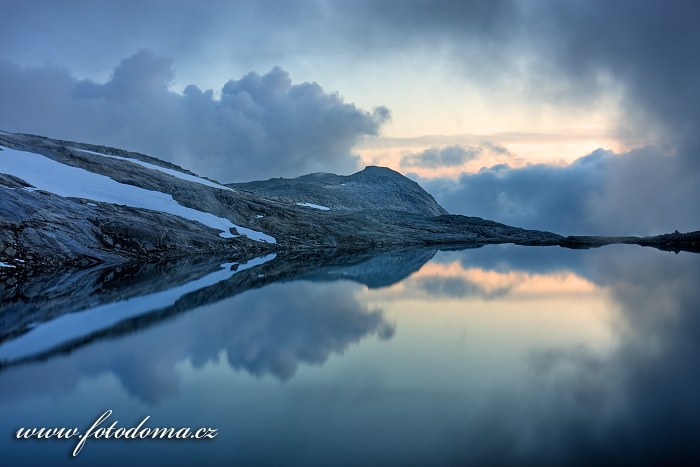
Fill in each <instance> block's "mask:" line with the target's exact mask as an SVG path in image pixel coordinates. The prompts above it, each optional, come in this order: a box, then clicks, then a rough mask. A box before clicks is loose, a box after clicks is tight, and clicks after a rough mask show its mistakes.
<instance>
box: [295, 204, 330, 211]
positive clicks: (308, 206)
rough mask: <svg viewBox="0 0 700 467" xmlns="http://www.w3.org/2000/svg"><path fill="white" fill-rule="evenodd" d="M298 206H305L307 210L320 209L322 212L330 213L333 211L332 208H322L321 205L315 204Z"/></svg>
mask: <svg viewBox="0 0 700 467" xmlns="http://www.w3.org/2000/svg"><path fill="white" fill-rule="evenodd" d="M297 206H305V207H307V208H313V209H319V210H321V211H330V210H331V208H329V207H326V206H321V205H320V204H313V203H297Z"/></svg>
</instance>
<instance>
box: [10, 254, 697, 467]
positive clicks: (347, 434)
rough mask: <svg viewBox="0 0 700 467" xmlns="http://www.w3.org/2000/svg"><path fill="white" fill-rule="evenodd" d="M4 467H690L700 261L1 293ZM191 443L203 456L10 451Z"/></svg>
mask: <svg viewBox="0 0 700 467" xmlns="http://www.w3.org/2000/svg"><path fill="white" fill-rule="evenodd" d="M1 297H2V298H1V299H2V302H0V310H2V314H0V316H1V317H2V340H1V341H0V342H2V343H1V344H0V360H2V361H3V362H4V363H3V366H2V367H1V368H0V432H1V433H2V436H0V451H1V452H2V459H3V460H2V463H3V465H41V464H43V465H48V464H51V465H53V464H65V465H115V466H117V465H118V466H122V465H168V464H170V465H196V464H209V465H250V464H255V465H416V464H418V465H447V464H458V465H549V464H558V465H559V464H586V465H590V464H591V463H603V464H611V463H618V464H619V463H624V464H635V465H643V464H666V465H669V464H697V463H700V396H699V395H700V366H699V365H698V362H700V255H697V254H692V253H684V252H681V253H679V254H674V253H670V252H664V251H659V250H654V249H649V248H643V247H638V246H626V245H618V246H608V247H604V248H600V249H594V250H567V249H563V248H558V247H517V246H513V245H492V246H484V247H482V248H475V249H466V250H461V251H435V250H430V249H419V250H406V251H398V252H391V253H385V254H376V255H372V254H362V255H352V256H345V257H343V256H334V255H333V254H331V253H323V252H317V253H305V254H303V255H300V256H299V257H285V256H283V255H280V256H274V255H271V256H267V257H263V258H257V259H254V260H248V261H245V262H243V261H241V263H240V264H239V263H237V262H236V261H235V259H225V258H224V259H213V258H209V259H201V260H190V261H189V262H184V263H181V264H159V265H152V264H151V265H138V266H133V267H128V268H120V269H117V270H108V269H104V270H97V271H89V272H80V273H75V272H70V271H66V272H65V273H61V274H55V275H52V276H47V277H38V278H34V279H32V280H31V281H27V283H26V284H22V283H20V284H16V285H14V286H13V287H6V288H5V290H4V295H2V296H1ZM106 410H112V414H111V416H110V418H109V423H105V424H104V426H107V425H108V424H111V423H113V422H115V421H117V422H118V424H117V425H116V427H125V428H131V427H135V426H136V425H138V424H139V423H140V422H141V421H142V420H143V419H144V418H145V417H146V416H150V418H149V419H148V420H147V421H146V423H145V424H144V425H143V426H145V427H150V428H154V427H175V428H178V429H179V428H182V427H189V428H192V429H193V430H195V429H197V428H200V427H207V428H213V429H216V430H218V431H217V432H216V437H215V438H213V439H171V440H165V439H144V440H134V439H123V438H122V439H87V440H86V441H85V444H84V446H83V449H82V451H81V452H80V453H79V454H78V455H77V457H72V452H73V450H74V448H75V446H76V444H77V443H78V439H77V438H75V437H74V438H72V439H50V440H43V439H42V440H37V439H15V432H16V431H17V430H18V429H19V428H22V427H25V428H26V427H36V428H39V427H67V428H72V427H75V428H77V429H78V430H79V431H81V432H85V431H86V430H87V429H88V428H89V427H90V426H91V425H92V424H93V422H94V421H95V420H96V419H97V418H98V417H99V416H100V415H101V414H103V413H104V412H105V411H106Z"/></svg>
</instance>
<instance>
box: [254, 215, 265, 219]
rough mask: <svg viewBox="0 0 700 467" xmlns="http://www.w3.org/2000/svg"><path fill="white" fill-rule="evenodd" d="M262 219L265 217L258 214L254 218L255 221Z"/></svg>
mask: <svg viewBox="0 0 700 467" xmlns="http://www.w3.org/2000/svg"><path fill="white" fill-rule="evenodd" d="M263 217H265V216H263V215H261V214H258V215H257V216H255V218H256V219H262V218H263Z"/></svg>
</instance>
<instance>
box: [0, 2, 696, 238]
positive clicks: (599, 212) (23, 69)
mask: <svg viewBox="0 0 700 467" xmlns="http://www.w3.org/2000/svg"><path fill="white" fill-rule="evenodd" d="M0 9H1V10H2V12H3V27H2V28H0V44H2V47H0V129H4V130H7V131H21V132H27V133H35V134H43V135H47V136H52V137H58V138H66V139H77V140H81V141H86V142H93V143H99V144H107V145H114V146H119V147H123V148H126V149H131V150H137V151H141V152H146V153H149V154H151V155H155V156H158V157H161V158H163V159H166V160H170V161H173V162H175V163H178V164H181V165H183V166H185V167H188V168H191V169H193V170H195V171H196V172H199V173H201V174H204V175H207V176H210V177H213V178H215V179H218V180H221V181H223V182H232V181H244V180H250V179H265V178H270V177H276V176H296V175H300V174H303V173H306V172H310V171H330V172H336V173H344V174H347V173H351V172H353V171H355V170H358V169H360V168H362V167H363V166H364V165H367V164H378V165H385V166H389V167H391V168H393V169H395V170H398V171H400V172H401V173H404V174H406V175H409V176H410V177H411V178H413V179H415V180H417V181H419V182H420V183H421V184H422V185H423V186H425V187H426V188H427V189H428V190H429V191H430V192H431V193H432V194H433V195H434V196H435V197H436V198H437V200H438V201H439V202H440V203H442V204H443V205H444V206H445V207H446V208H447V209H448V210H449V211H451V212H455V213H461V214H467V215H477V216H481V217H486V218H490V219H494V220H498V221H501V222H506V223H511V224H517V225H520V226H524V227H530V228H541V229H549V230H554V231H556V232H560V233H589V234H650V233H662V232H666V231H673V230H675V229H678V230H681V231H687V230H697V229H699V228H700V216H699V215H698V213H700V202H699V201H698V199H700V197H698V196H697V194H696V192H697V189H696V187H697V186H698V182H700V159H698V157H699V156H698V154H697V153H698V150H700V131H698V130H700V129H699V128H698V126H699V122H700V92H699V91H698V87H697V83H698V82H700V54H698V50H700V28H697V26H696V24H695V23H696V19H697V18H698V15H699V14H700V3H697V2H695V1H692V0H689V1H685V0H666V1H661V0H616V1H614V2H610V1H602V0H600V1H599V0H520V1H507V0H503V1H500V0H483V1H476V0H474V1H467V0H465V1H420V0H402V1H398V0H396V1H389V0H374V1H363V0H357V1H341V0H337V1H331V0H316V1H312V0H308V1H293V0H285V1H282V0H279V1H264V0H263V1H260V0H257V1H235V0H230V1H215V0H204V1H196V2H195V1H178V0H167V1H166V0H139V1H137V0H122V1H112V2H107V1H97V0H89V1H79V0H67V1H63V2H55V1H49V0H45V1H39V0H23V1H19V0H0Z"/></svg>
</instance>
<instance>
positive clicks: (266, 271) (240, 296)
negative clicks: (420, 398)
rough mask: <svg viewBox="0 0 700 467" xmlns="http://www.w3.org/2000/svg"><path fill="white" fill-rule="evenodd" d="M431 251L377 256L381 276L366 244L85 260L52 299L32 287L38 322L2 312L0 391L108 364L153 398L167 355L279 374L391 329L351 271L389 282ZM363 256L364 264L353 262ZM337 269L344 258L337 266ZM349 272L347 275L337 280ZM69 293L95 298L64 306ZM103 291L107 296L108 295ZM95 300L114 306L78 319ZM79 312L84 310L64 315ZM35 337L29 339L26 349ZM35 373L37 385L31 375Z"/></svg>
mask: <svg viewBox="0 0 700 467" xmlns="http://www.w3.org/2000/svg"><path fill="white" fill-rule="evenodd" d="M432 254H433V252H432V251H429V252H427V253H426V252H425V251H420V252H419V253H418V254H417V255H415V256H411V255H406V256H405V258H406V260H405V261H404V262H403V263H402V264H404V267H403V268H400V269H399V270H397V269H396V268H393V267H387V268H386V269H385V271H386V274H385V276H382V269H381V268H380V267H378V265H379V266H381V265H382V264H386V265H390V266H396V264H397V259H396V258H397V256H396V255H394V256H389V259H388V260H386V259H382V258H377V257H376V255H370V254H367V255H352V256H347V257H345V256H339V255H328V254H326V253H319V254H313V253H307V254H305V255H304V257H303V258H275V259H274V260H273V259H271V258H263V259H258V260H252V261H248V262H243V263H237V262H229V263H225V264H224V263H221V262H220V261H221V260H209V261H207V262H204V263H197V265H198V267H196V268H194V267H191V266H192V264H191V263H185V264H184V265H183V268H182V270H180V269H178V268H177V267H176V266H175V265H170V266H167V267H166V266H162V267H150V266H149V267H145V266H141V267H140V268H139V269H137V271H145V272H147V274H145V275H138V274H134V273H133V271H134V270H133V269H130V270H129V271H130V274H129V276H128V279H125V278H123V277H122V278H119V277H117V276H118V274H116V273H115V272H114V271H111V273H110V272H107V271H104V270H100V271H95V275H94V276H90V275H89V274H88V275H85V274H84V273H83V274H82V275H81V276H80V278H79V281H76V283H78V282H79V283H80V284H83V285H88V284H91V285H92V287H86V288H84V289H80V288H79V287H77V286H74V287H73V288H72V289H71V290H72V291H73V294H71V295H70V296H69V295H66V294H65V293H61V294H58V296H57V299H56V300H55V301H50V300H48V299H47V298H46V297H42V300H43V302H42V304H41V305H42V306H44V305H46V309H48V310H51V312H50V313H49V314H46V315H41V314H40V311H39V310H40V309H41V308H42V306H37V307H35V308H33V310H34V313H33V316H34V318H33V319H35V320H37V321H38V322H40V323H41V324H39V325H38V326H36V327H31V326H27V325H26V322H27V320H26V319H19V320H16V321H13V320H12V319H8V320H7V321H6V322H5V323H4V325H5V326H6V327H5V329H6V332H5V333H4V336H5V340H4V342H2V344H0V351H2V355H3V356H4V358H5V363H4V366H3V367H2V368H1V369H0V398H2V399H3V400H7V401H9V400H13V399H15V398H24V397H29V396H31V395H32V394H46V393H47V392H48V393H52V392H55V393H56V394H60V393H62V392H64V391H66V390H68V389H70V388H71V387H75V385H77V384H78V383H79V382H80V380H81V379H82V378H93V377H97V376H99V375H104V374H108V375H113V376H115V377H116V378H117V379H118V380H119V382H120V383H121V385H122V386H123V387H124V388H125V389H126V391H127V392H128V393H129V394H131V395H132V396H133V397H136V398H138V399H141V400H143V401H146V402H148V403H157V402H159V401H161V400H163V399H164V398H167V397H168V396H169V395H173V394H176V393H177V392H178V390H179V385H180V379H179V378H180V376H179V373H178V371H177V370H176V366H177V365H178V364H179V363H182V362H190V363H191V364H192V366H193V367H195V368H201V367H203V366H205V365H207V364H209V363H217V362H220V359H221V358H224V359H225V362H224V363H226V364H227V365H228V366H230V367H231V368H232V369H233V370H236V371H242V372H246V373H248V374H250V375H253V376H255V377H273V378H275V379H277V380H279V381H287V380H289V379H290V378H292V377H293V376H294V375H295V374H296V372H297V370H298V368H299V366H300V365H321V364H323V363H324V362H326V361H327V360H328V359H329V358H330V357H331V356H332V355H342V354H343V353H344V352H345V351H346V350H347V349H348V348H349V347H350V346H351V345H353V344H356V343H358V342H360V341H361V340H363V339H366V338H368V337H370V336H376V337H377V338H379V339H388V338H391V336H392V335H393V333H394V327H393V325H392V324H391V323H389V322H387V321H386V319H385V318H384V315H383V313H382V311H381V310H379V309H370V308H368V307H367V306H366V305H364V304H363V303H361V302H360V301H358V300H357V299H356V298H355V294H356V292H357V291H358V290H359V289H361V287H362V286H360V285H358V284H357V283H355V282H362V281H363V277H364V276H363V271H365V270H366V271H368V273H367V274H368V276H367V277H368V278H367V279H366V280H367V281H369V282H371V283H373V284H376V283H377V282H381V283H387V284H388V283H392V281H393V280H394V278H396V277H399V278H400V277H404V276H405V275H409V274H410V273H411V272H412V270H414V268H415V269H417V268H419V267H420V266H421V265H422V264H423V263H424V262H425V261H427V260H428V259H429V258H430V257H431V256H432ZM412 258H413V259H412ZM365 263H368V264H369V266H368V267H365V266H363V264H365ZM251 265H252V266H251ZM144 268H145V269H144ZM345 268H349V269H347V271H349V272H348V273H347V274H346V273H344V272H343V271H345ZM187 271H190V274H187ZM158 272H162V273H163V274H159V273H158ZM115 274H116V276H115ZM168 277H169V278H171V279H172V280H173V281H174V284H173V285H174V286H173V287H171V288H167V283H168V282H167V278H168ZM350 277H352V279H353V281H348V280H340V281H339V280H337V279H341V278H342V279H348V278H350ZM100 278H107V279H108V282H107V283H103V282H100ZM137 278H140V279H141V280H136V279H137ZM123 284H130V285H131V286H133V288H130V287H125V286H123ZM149 284H151V285H152V287H153V289H154V290H151V288H150V287H149V286H148V285H149ZM108 285H109V286H108ZM28 286H32V287H36V288H39V287H40V284H38V283H37V284H29V285H25V286H24V287H28ZM128 291H132V292H131V293H129V292H128ZM133 291H138V292H140V293H141V294H142V295H138V293H136V295H135V294H134V293H135V292H133ZM174 292H177V293H174ZM80 297H83V298H84V299H85V300H88V303H89V304H98V305H97V306H95V307H87V308H86V307H82V308H83V309H82V310H81V311H80V312H78V313H75V312H72V308H71V307H74V306H76V303H80ZM109 297H111V298H113V299H119V300H117V301H116V302H110V301H109ZM154 297H155V299H154ZM163 297H166V298H167V300H165V299H164V298H163ZM144 303H145V305H144ZM136 305H138V306H143V307H144V308H143V310H142V312H139V313H138V314H135V313H134V308H135V307H136ZM96 310H97V311H98V312H100V314H101V316H102V317H104V316H107V317H108V318H113V317H114V316H115V315H118V314H120V313H126V315H125V319H122V320H118V321H115V322H114V323H110V324H109V325H108V326H102V327H99V328H98V327H93V328H89V326H83V325H84V324H85V322H88V323H89V322H91V320H92V317H90V316H89V315H90V313H91V312H95V311H96ZM105 311H108V313H105ZM37 314H39V316H37ZM81 314H85V315H86V316H87V317H88V318H90V319H85V320H83V319H76V318H82V315H81ZM93 314H96V313H93ZM19 317H20V318H21V314H20V316H19ZM71 320H72V321H71ZM57 322H69V323H75V324H78V325H80V326H75V327H76V328H78V329H73V328H72V327H71V328H70V329H69V330H68V331H67V330H66V327H65V326H63V327H62V328H61V327H57V326H55V323H57ZM52 326H53V327H55V328H56V329H62V330H63V331H62V332H63V333H65V336H64V335H62V334H61V333H55V334H53V333H52V334H53V335H52V336H51V337H50V338H41V339H34V341H39V342H40V344H41V346H39V347H36V343H35V342H33V341H32V339H31V337H32V335H33V333H35V332H36V331H37V330H41V329H45V328H47V329H48V328H51V329H53V328H52ZM24 328H27V329H24ZM23 329H24V330H23ZM86 329H87V331H86ZM18 330H20V331H21V330H23V332H20V331H18ZM81 332H82V334H81ZM66 336H69V337H66ZM61 338H65V339H64V340H63V341H62V340H61ZM25 341H27V342H29V344H32V345H35V347H32V346H31V345H29V344H27V343H26V342H25ZM18 343H21V344H22V345H17V344H18ZM42 346H43V347H42ZM35 348H36V349H39V350H37V351H33V350H32V349H35ZM18 349H19V350H18ZM28 349H29V350H28ZM39 380H41V381H43V382H44V384H42V385H36V381H39Z"/></svg>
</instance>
